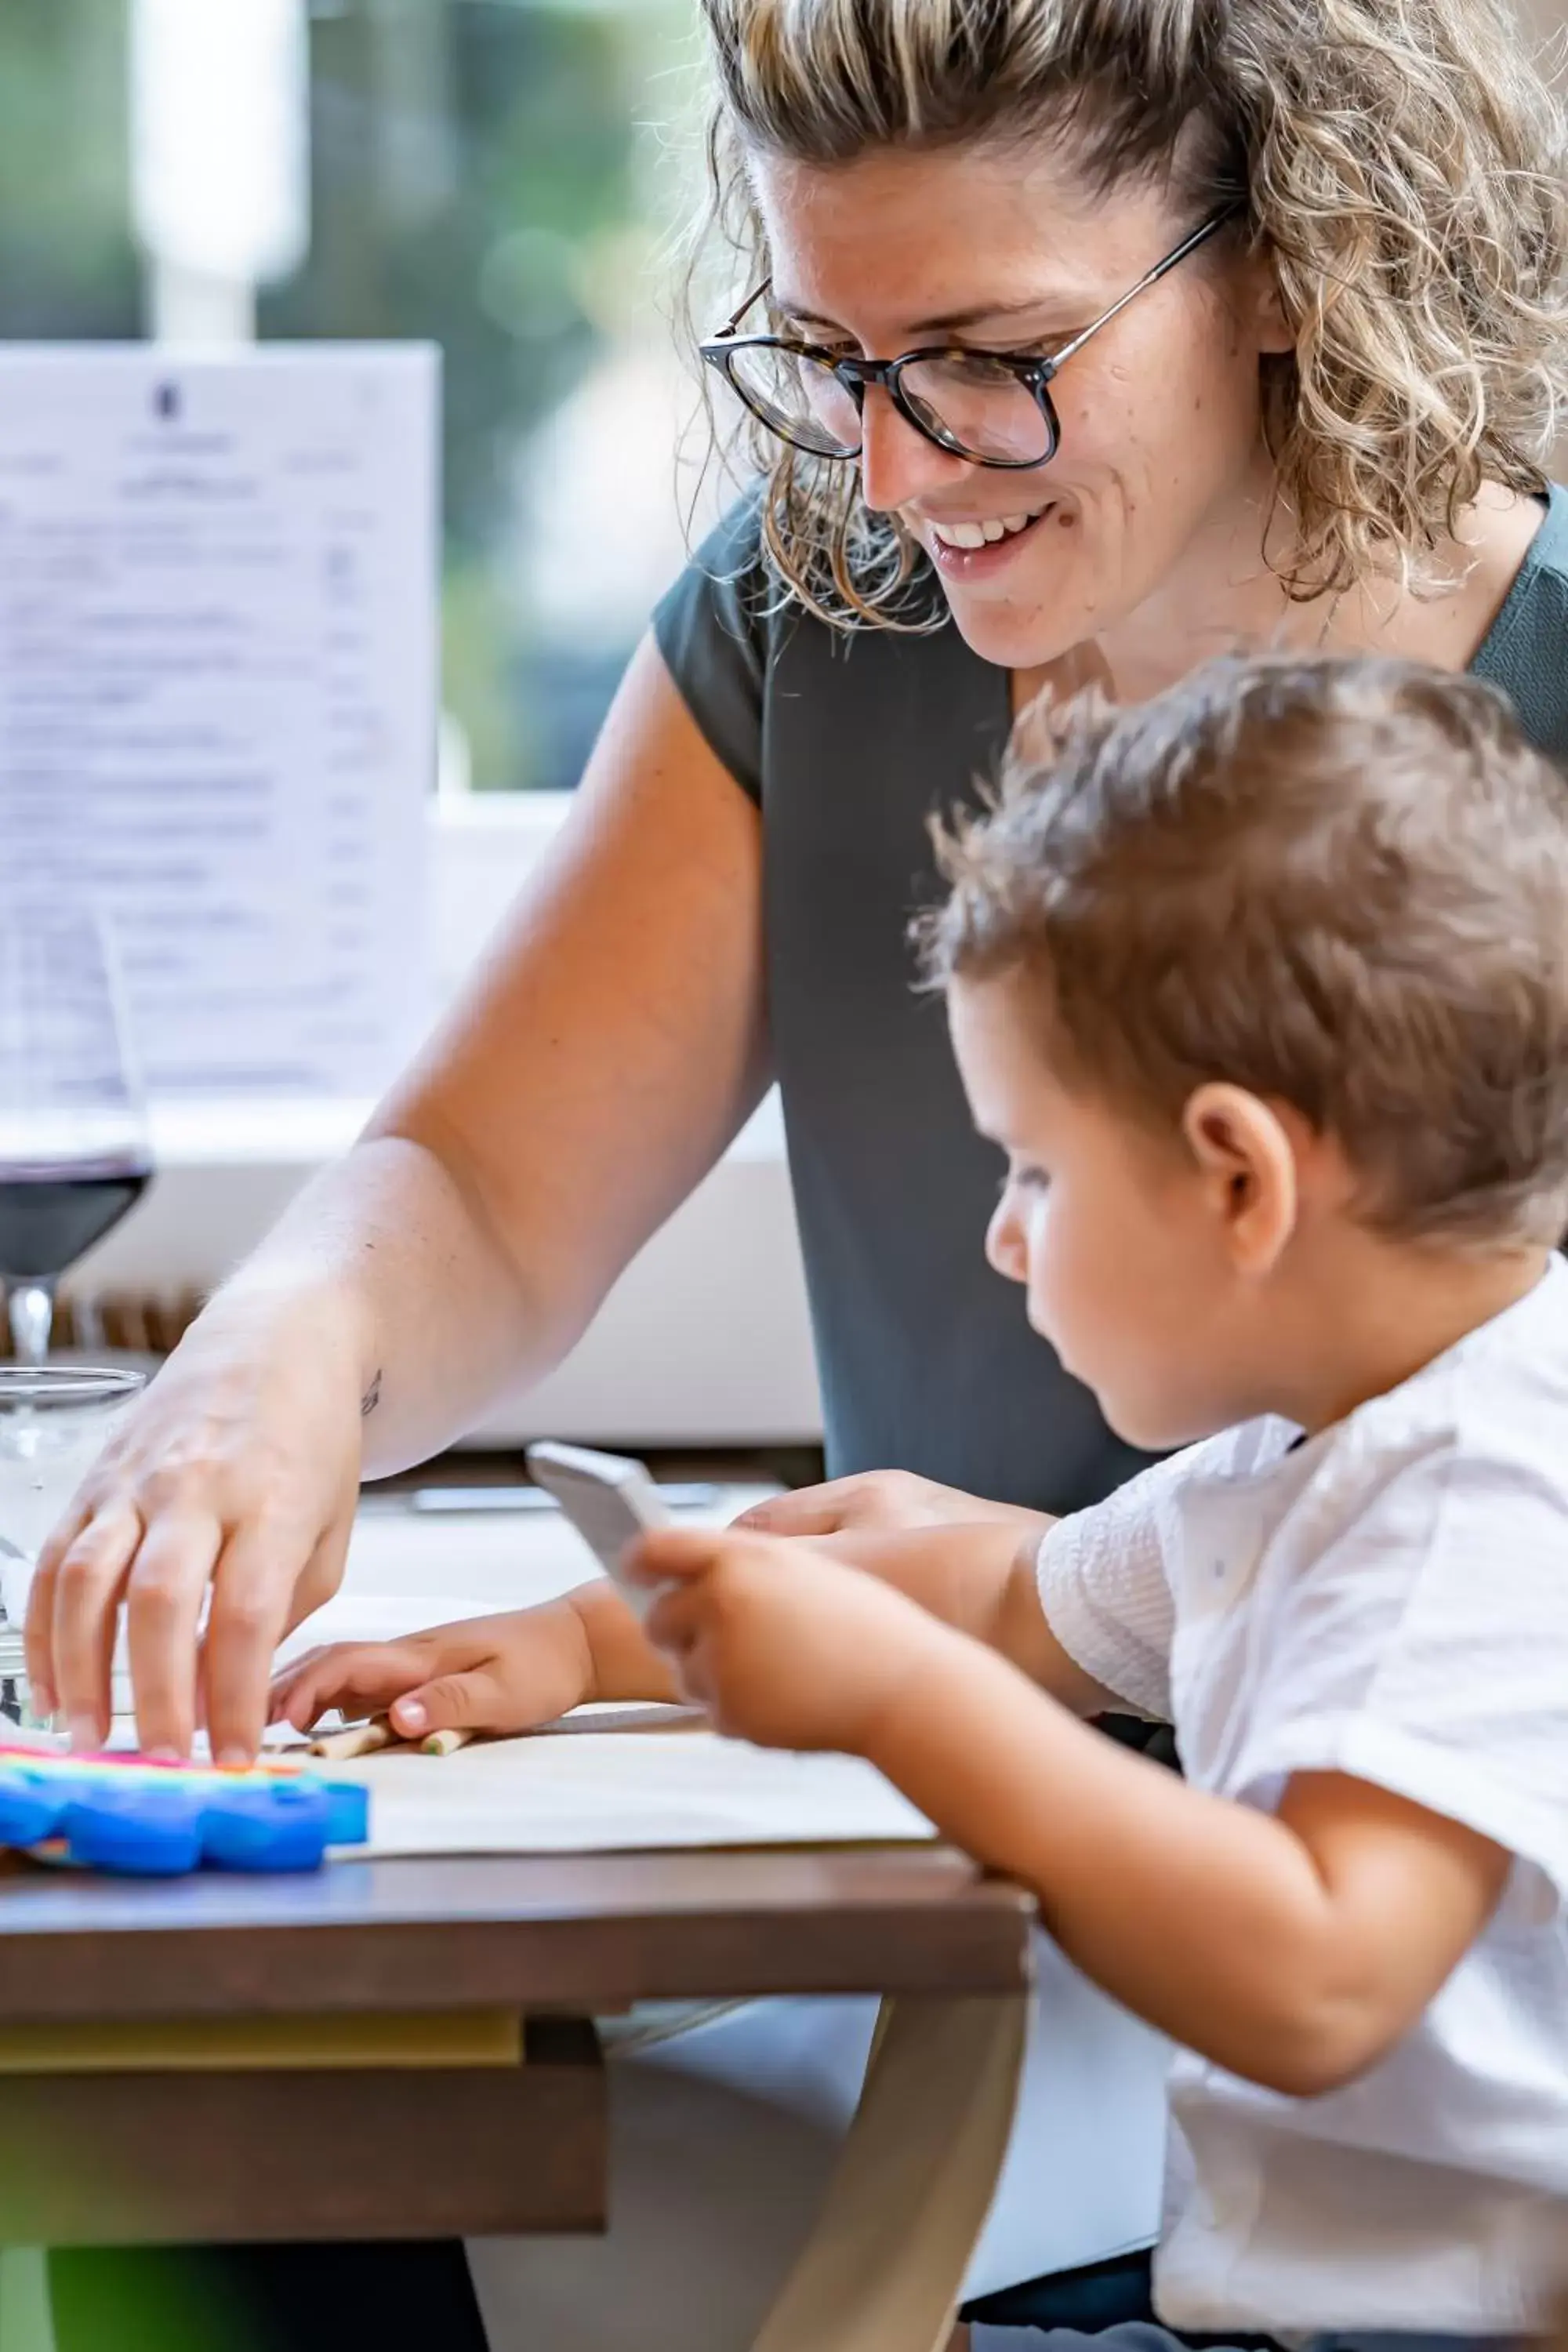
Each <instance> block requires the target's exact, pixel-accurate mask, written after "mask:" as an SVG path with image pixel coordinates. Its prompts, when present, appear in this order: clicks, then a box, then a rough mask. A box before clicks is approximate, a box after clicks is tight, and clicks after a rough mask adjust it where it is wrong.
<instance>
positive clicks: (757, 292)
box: [713, 271, 773, 343]
mask: <svg viewBox="0 0 1568 2352" xmlns="http://www.w3.org/2000/svg"><path fill="white" fill-rule="evenodd" d="M772 284H773V273H772V272H771V271H770V272H769V274H768V276H767V277H766V278H763V282H762V284H761V285H760V286H754V287H753V288H752V291H751V292H750V293H749V294H748V295H747V297H746V299H745V300H744V301H743V302H742V305H741V307H740V309H739V310H736V311H734V312H732V313H731V316H730V317H729V318H728V319H726V320H725V321H724V323H723V325H722V326H721V328H720V330H719V332H718V333H717V334H716V335H715V336H714V338H713V340H714V341H715V342H716V343H717V342H722V341H723V340H724V337H725V336H726V335H732V334H733V333H734V331H735V330H736V328H737V327H738V326H739V325H740V323H741V321H742V319H743V318H744V317H745V315H746V313H747V311H748V310H755V308H756V306H757V304H758V303H759V302H760V301H761V300H762V299H763V295H764V294H765V293H766V292H767V290H768V289H769V287H770V286H772Z"/></svg>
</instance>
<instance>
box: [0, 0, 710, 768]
mask: <svg viewBox="0 0 1568 2352" xmlns="http://www.w3.org/2000/svg"><path fill="white" fill-rule="evenodd" d="M693 55H694V51H693V43H692V37H691V27H690V15H689V7H688V5H686V0H588V4H587V5H584V0H221V5H215V0H5V6H4V9H3V10H0V334H4V335H5V336H7V337H10V338H28V339H40V340H55V339H63V338H73V337H88V338H120V337H125V336H134V335H138V334H141V333H143V332H153V333H161V334H165V335H168V336H171V337H173V338H175V339H178V338H181V337H193V336H194V337H197V338H201V339H203V340H208V341H210V340H213V339H215V338H224V337H231V338H239V337H245V336H248V335H250V334H253V333H254V334H259V335H262V336H267V337H274V336H276V337H317V336H328V337H334V338H339V337H359V336H371V337H405V336H406V337H424V338H428V339H429V340H431V341H436V342H437V343H439V344H440V346H441V348H442V350H443V352H444V353H445V418H446V421H445V466H444V472H445V499H446V545H445V560H444V566H443V575H444V576H443V583H442V614H441V620H442V650H443V666H444V680H445V685H444V699H445V703H446V707H447V726H446V729H445V739H444V745H443V751H444V758H443V777H444V782H445V783H446V784H447V785H449V786H452V787H455V788H457V789H462V788H464V787H465V786H468V785H471V786H472V787H473V788H474V789H476V790H479V791H497V790H503V791H504V790H546V791H548V790H561V789H563V788H565V787H568V786H570V785H571V784H573V783H574V782H575V781H576V778H577V775H578V773H579V772H580V770H581V767H582V764H583V761H584V757H585V754H586V751H587V749H588V746H589V744H590V743H591V741H592V740H593V736H594V733H595V730H596V728H597V726H598V723H599V720H600V719H601V717H602V716H603V713H604V709H605V705H606V703H607V701H608V699H609V697H610V694H611V693H612V691H613V689H614V687H615V683H616V677H618V675H619V672H620V670H621V668H622V667H623V665H624V663H625V661H626V656H627V655H628V654H629V652H630V650H631V647H632V646H633V644H634V643H635V641H636V639H637V635H638V633H639V631H640V630H641V628H642V626H643V625H644V623H645V621H646V618H647V611H648V608H649V606H650V604H652V602H653V600H654V598H655V597H656V596H657V595H658V592H659V589H660V587H661V586H662V584H663V583H664V582H665V581H666V580H668V577H669V575H670V574H671V572H673V571H674V570H675V568H676V567H677V566H678V565H679V562H680V560H681V556H682V552H683V547H684V541H683V536H682V529H681V520H680V513H679V499H678V495H677V485H676V475H675V457H674V453H675V446H676V442H677V438H678V436H679V428H680V425H681V424H682V423H683V421H684V419H685V417H686V416H687V415H688V414H689V409H690V405H691V399H692V394H691V388H690V385H689V379H688V378H687V376H686V373H685V371H684V368H683V366H682V363H681V362H680V360H679V357H678V355H677V353H676V352H675V350H674V347H673V342H672V338H671V334H670V331H669V324H668V317H667V315H666V312H667V301H666V289H667V287H668V282H669V278H670V276H671V271H670V268H669V267H668V261H667V259H666V257H665V248H666V246H667V242H668V236H669V234H670V231H671V228H672V227H673V226H674V225H675V224H676V222H677V220H678V218H679V212H680V210H681V208H682V206H683V205H685V204H686V203H687V202H689V194H690V188H691V184H692V173H693V171H694V169H695V164H694V162H693V160H692V159H693V158H694V157H695V153H696V147H697V142H696V139H695V136H694V124H693V114H694V109H695V107H696V104H697V102H698V92H697V88H696V83H695V77H694V73H693V69H692V68H693Z"/></svg>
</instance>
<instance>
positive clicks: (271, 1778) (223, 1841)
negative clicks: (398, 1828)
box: [0, 1745, 370, 1877]
mask: <svg viewBox="0 0 1568 2352" xmlns="http://www.w3.org/2000/svg"><path fill="white" fill-rule="evenodd" d="M369 1834H370V1798H369V1794H368V1792H367V1791H366V1790H364V1789H363V1788H361V1787H360V1786H359V1784H358V1782H357V1781H353V1780H321V1779H319V1778H318V1777H317V1775H316V1774H315V1773H313V1772H305V1771H300V1770H299V1769H297V1768H296V1767H294V1766H292V1765H287V1764H282V1763H262V1764H258V1765H256V1766H255V1767H253V1768H252V1769H250V1770H248V1771H244V1772H237V1771H229V1770H224V1769H219V1768H218V1767H217V1766H216V1765H202V1764H160V1763H153V1762H151V1761H150V1760H149V1759H147V1758H146V1757H142V1756H52V1755H48V1754H46V1753H43V1752H40V1751H38V1750H37V1749H34V1748H6V1747H5V1746H4V1745H0V1846H17V1847H21V1848H23V1849H25V1850H26V1851H27V1852H29V1853H36V1854H37V1855H38V1857H39V1858H40V1859H41V1860H43V1861H47V1862H64V1863H71V1864H77V1865H78V1866H79V1867H80V1868H82V1869H87V1870H110V1871H120V1872H128V1873H131V1874H133V1875H136V1876H140V1877H179V1876H181V1875H183V1874H184V1873H186V1872H188V1871H193V1870H200V1869H202V1868H203V1867H211V1868H214V1869H218V1870H255V1871H263V1870H317V1869H319V1868H320V1867H321V1863H322V1861H323V1859H324V1858H325V1855H326V1850H327V1848H328V1847H329V1846H337V1845H363V1843H364V1842H365V1840H366V1838H367V1837H368V1836H369Z"/></svg>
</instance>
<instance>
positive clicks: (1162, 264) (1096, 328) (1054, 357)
mask: <svg viewBox="0 0 1568 2352" xmlns="http://www.w3.org/2000/svg"><path fill="white" fill-rule="evenodd" d="M1244 209H1245V207H1244V206H1243V205H1240V204H1234V205H1226V208H1225V210H1224V212H1220V213H1211V214H1210V215H1209V217H1208V219H1207V220H1206V221H1201V222H1200V223H1199V225H1198V226H1197V227H1196V228H1195V229H1194V231H1193V233H1192V235H1191V236H1188V237H1184V238H1183V240H1182V242H1181V244H1180V245H1179V246H1177V247H1176V249H1175V251H1174V253H1168V254H1166V256H1165V257H1164V259H1163V261H1157V262H1156V263H1155V264H1154V267H1153V268H1152V269H1146V270H1145V271H1144V273H1143V275H1142V278H1140V279H1139V280H1138V283H1137V285H1136V286H1130V287H1129V288H1128V289H1127V291H1126V293H1125V294H1123V295H1122V296H1121V298H1120V299H1119V300H1117V301H1115V302H1113V303H1112V304H1111V306H1110V310H1102V311H1101V312H1100V316H1099V318H1098V319H1091V320H1089V324H1088V326H1087V327H1085V328H1084V330H1083V331H1082V332H1081V334H1077V335H1075V336H1074V337H1073V339H1072V341H1071V342H1070V343H1064V344H1063V345H1062V347H1061V349H1060V351H1059V352H1052V353H1051V356H1050V367H1051V373H1052V374H1053V375H1055V373H1056V372H1057V370H1058V368H1059V367H1060V366H1061V365H1062V364H1063V362H1064V361H1067V360H1070V359H1071V357H1072V355H1073V353H1074V352H1079V351H1081V350H1082V349H1083V346H1084V345H1085V343H1087V342H1088V341H1089V337H1090V335H1098V334H1099V332H1100V329H1101V327H1109V326H1110V321H1111V320H1112V319H1114V318H1117V317H1118V316H1119V315H1120V314H1121V311H1123V310H1126V308H1127V305H1128V304H1129V302H1135V301H1136V300H1137V299H1138V297H1139V295H1140V294H1142V293H1146V292H1147V290H1148V289H1149V288H1150V287H1151V286H1157V285H1158V284H1159V282H1160V280H1161V278H1163V277H1164V276H1165V274H1166V273H1167V271H1169V270H1172V269H1174V268H1176V266H1177V264H1178V263H1179V262H1183V261H1185V259H1186V257H1187V256H1188V254H1189V253H1193V252H1194V251H1195V250H1196V248H1197V247H1199V246H1200V245H1202V244H1204V243H1205V240H1206V239H1207V238H1209V237H1211V236H1214V234H1215V230H1216V229H1221V228H1223V227H1224V226H1225V225H1226V221H1233V220H1234V219H1235V218H1236V216H1237V213H1239V212H1241V211H1243V210H1244ZM757 291H758V293H761V292H762V291H763V288H761V287H759V288H758V289H757ZM755 299H756V295H753V296H752V301H755Z"/></svg>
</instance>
